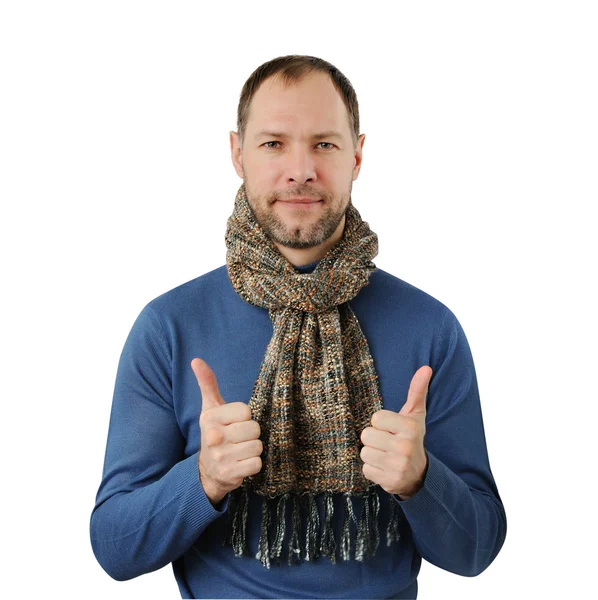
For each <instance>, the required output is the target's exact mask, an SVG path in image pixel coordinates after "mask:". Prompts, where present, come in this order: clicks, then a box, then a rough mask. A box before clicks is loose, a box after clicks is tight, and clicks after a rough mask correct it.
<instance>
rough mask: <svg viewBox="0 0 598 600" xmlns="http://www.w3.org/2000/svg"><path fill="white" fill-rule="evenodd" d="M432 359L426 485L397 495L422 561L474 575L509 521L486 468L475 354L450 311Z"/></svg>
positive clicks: (487, 561)
mask: <svg viewBox="0 0 598 600" xmlns="http://www.w3.org/2000/svg"><path fill="white" fill-rule="evenodd" d="M432 361H433V362H432V364H431V367H432V370H433V373H434V374H433V376H432V379H431V381H430V387H429V390H428V408H427V420H426V435H425V438H424V447H425V450H426V454H427V458H428V466H427V470H426V473H425V478H424V482H423V487H421V488H420V489H419V491H417V492H416V493H415V494H414V495H413V496H412V497H410V498H409V499H407V500H401V498H400V497H399V496H397V495H395V496H394V498H395V500H396V501H397V502H398V503H399V505H400V506H401V508H402V510H403V513H404V515H405V517H406V519H407V521H408V522H409V525H410V527H411V529H412V532H413V538H414V541H415V545H416V547H417V549H418V551H419V552H420V554H421V555H422V557H423V558H425V559H426V560H427V561H428V562H430V563H432V564H433V565H436V566H437V567H440V568H441V569H445V570H446V571H450V572H452V573H456V574H458V575H463V576H467V577H473V576H476V575H479V574H480V573H481V572H482V571H484V569H486V568H487V567H488V566H489V565H490V564H491V563H492V561H493V560H494V559H495V558H496V556H497V554H498V552H499V551H500V549H501V547H502V545H503V543H504V541H505V537H506V533H507V520H506V514H505V510H504V507H503V504H502V501H501V499H500V496H499V494H498V490H497V487H496V484H495V482H494V478H493V475H492V472H491V470H490V464H489V460H488V453H487V449H486V440H485V435H484V425H483V421H482V412H481V406H480V398H479V392H478V385H477V379H476V374H475V368H474V363H473V357H472V355H471V351H470V348H469V344H468V342H467V339H466V337H465V333H464V332H463V329H462V327H461V325H460V323H459V322H458V320H457V318H456V317H455V316H454V314H453V313H452V312H451V311H450V310H448V309H447V311H446V313H445V315H444V318H443V321H442V324H441V327H440V331H439V335H438V341H437V343H436V347H435V352H434V356H433V358H432Z"/></svg>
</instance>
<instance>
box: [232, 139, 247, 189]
mask: <svg viewBox="0 0 598 600" xmlns="http://www.w3.org/2000/svg"><path fill="white" fill-rule="evenodd" d="M229 137H230V156H231V159H232V161H233V167H235V171H236V172H237V175H238V176H239V177H240V178H241V179H244V178H245V171H244V169H243V153H242V149H241V144H240V143H239V134H238V133H237V132H236V131H231V132H230V136H229Z"/></svg>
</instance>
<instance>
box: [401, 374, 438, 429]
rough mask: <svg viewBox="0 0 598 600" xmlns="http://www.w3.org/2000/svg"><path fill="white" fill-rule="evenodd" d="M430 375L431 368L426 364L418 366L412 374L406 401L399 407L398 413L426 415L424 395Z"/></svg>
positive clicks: (425, 394)
mask: <svg viewBox="0 0 598 600" xmlns="http://www.w3.org/2000/svg"><path fill="white" fill-rule="evenodd" d="M431 377H432V369H431V368H430V367H428V366H423V367H420V368H419V369H418V370H417V371H416V372H415V375H414V376H413V379H412V380H411V384H410V385H409V392H408V393H407V402H405V404H404V405H403V408H401V411H400V412H399V414H400V415H408V416H414V417H415V416H417V415H423V416H425V415H426V396H427V394H428V386H429V385H430V378H431Z"/></svg>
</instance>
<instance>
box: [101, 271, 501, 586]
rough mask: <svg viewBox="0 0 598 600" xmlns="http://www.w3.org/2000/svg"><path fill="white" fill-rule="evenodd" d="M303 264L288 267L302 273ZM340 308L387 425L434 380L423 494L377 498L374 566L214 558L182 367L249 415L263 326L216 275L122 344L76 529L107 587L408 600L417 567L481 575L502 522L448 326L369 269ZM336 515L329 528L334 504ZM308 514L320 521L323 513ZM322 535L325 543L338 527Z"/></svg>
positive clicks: (217, 545) (194, 394)
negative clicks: (389, 525)
mask: <svg viewBox="0 0 598 600" xmlns="http://www.w3.org/2000/svg"><path fill="white" fill-rule="evenodd" d="M316 264H317V262H316V263H312V264H311V265H306V266H303V267H296V268H297V270H298V271H299V272H302V273H309V272H311V271H313V269H314V268H315V266H316ZM350 305H351V308H352V309H353V311H354V312H355V314H356V316H357V318H358V320H359V323H360V325H361V328H362V330H363V333H364V335H365V337H366V338H367V340H368V343H369V347H370V352H371V354H372V357H373V359H374V363H375V365H376V369H377V372H378V375H379V378H380V386H381V387H380V389H381V394H382V398H383V403H384V408H386V409H389V410H393V411H397V412H398V411H400V410H401V407H402V406H403V404H404V403H405V401H406V399H407V391H408V389H409V384H410V382H411V378H412V377H413V374H414V373H415V371H416V370H417V369H418V368H419V367H421V366H422V365H429V366H430V367H431V368H432V370H433V376H432V379H431V382H430V386H429V389H428V396H427V417H426V436H425V438H424V445H425V448H426V452H427V454H428V460H429V463H428V469H427V471H426V475H425V480H424V486H423V487H422V488H421V489H420V490H419V492H417V494H415V495H414V496H413V497H412V498H410V499H408V500H401V499H400V498H399V497H398V496H391V495H389V494H387V493H386V492H384V491H383V490H381V494H383V495H385V497H384V498H382V499H381V500H382V501H381V508H380V510H381V514H380V523H381V526H380V529H381V542H380V546H379V548H378V552H377V554H376V556H375V557H374V558H373V559H371V560H369V561H366V562H364V563H361V562H357V561H355V560H350V561H346V562H345V561H342V560H340V557H337V562H336V564H333V563H332V562H331V561H330V560H329V559H328V558H325V557H321V558H319V559H318V560H316V561H312V562H303V563H302V564H300V565H293V566H288V565H287V563H286V560H283V562H281V564H280V566H276V565H275V564H274V565H273V566H272V567H271V568H270V569H266V568H264V567H263V566H262V565H261V563H260V562H259V561H258V560H256V559H255V558H253V557H235V555H234V552H233V550H232V548H231V547H230V546H222V541H223V536H224V532H225V524H226V514H225V512H226V508H227V505H228V501H229V498H228V496H227V497H225V499H224V500H223V501H222V502H221V503H220V504H218V505H217V506H216V507H214V506H212V504H211V503H210V501H209V500H208V498H207V496H206V495H205V493H204V491H203V488H202V485H201V482H200V478H199V471H198V453H199V448H200V443H201V439H200V429H199V424H198V421H199V413H200V410H201V393H200V390H199V387H198V385H197V381H196V379H195V376H194V374H193V371H192V370H191V367H190V362H191V360H192V359H193V358H195V357H199V358H202V359H204V360H205V361H206V362H207V363H208V364H209V365H210V367H211V368H212V369H213V371H214V373H215V374H216V377H217V380H218V384H219V387H220V392H221V394H222V397H223V398H224V399H225V400H226V401H228V402H235V401H242V402H248V401H249V398H250V396H251V393H252V390H253V385H254V383H255V380H256V378H257V375H258V373H259V368H260V365H261V362H262V359H263V357H264V353H265V351H266V347H267V345H268V342H269V341H270V338H271V336H272V323H271V321H270V318H269V315H268V311H267V310H266V309H264V308H260V307H256V306H253V305H251V304H249V303H247V302H245V301H244V300H243V299H242V298H241V297H240V296H238V295H237V293H236V292H235V291H234V289H233V287H232V285H231V283H230V281H229V279H228V273H227V270H226V266H222V267H220V268H218V269H215V270H213V271H211V272H209V273H206V274H204V275H202V276H200V277H198V278H196V279H193V280H192V281H189V282H187V283H184V284H182V285H180V286H178V287H176V288H174V289H172V290H170V291H168V292H166V293H165V294H162V295H161V296H159V297H157V298H155V299H154V300H152V301H151V302H149V303H148V304H147V305H146V306H145V307H144V308H143V310H142V311H141V312H140V314H139V316H138V317H137V319H136V321H135V323H134V324H133V327H132V329H131V331H130V333H129V335H128V337H127V339H126V342H125V345H124V348H123V351H122V354H121V357H120V361H119V365H118V371H117V375H116V383H115V388H114V396H113V401H112V410H111V415H110V426H109V431H108V440H107V447H106V454H105V462H104V470H103V476H102V481H101V484H100V487H99V490H98V494H97V498H96V503H95V506H94V508H93V512H92V515H91V520H90V534H91V544H92V547H93V551H94V553H95V556H96V558H97V560H98V561H99V563H100V564H101V566H102V567H103V568H104V569H105V571H106V572H107V573H108V574H109V575H110V576H111V577H113V578H114V579H117V580H119V581H123V580H127V579H131V578H133V577H137V576H139V575H142V574H143V573H148V572H150V571H154V570H156V569H160V568H161V567H164V566H165V565H168V564H169V563H172V564H173V569H174V574H175V577H176V580H177V583H178V586H179V589H180V592H181V596H182V597H183V598H416V597H417V575H418V572H419V570H420V566H421V559H422V557H423V558H425V559H426V560H427V561H429V562H430V563H432V564H434V565H436V566H438V567H440V568H442V569H445V570H447V571H450V572H453V573H457V574H459V575H464V576H468V577H472V576H475V575H478V574H479V573H481V572H482V571H483V570H484V569H486V568H487V567H488V565H489V564H490V563H491V562H492V561H493V560H494V558H495V557H496V555H497V554H498V552H499V550H500V549H501V547H502V545H503V543H504V540H505V536H506V530H507V522H506V515H505V510H504V508H503V504H502V501H501V499H500V496H499V494H498V490H497V487H496V484H495V481H494V478H493V475H492V472H491V470H490V465H489V461H488V453H487V450H486V441H485V436H484V425H483V421H482V413H481V408H480V399H479V393H478V386H477V380H476V374H475V369H474V363H473V358H472V354H471V351H470V348H469V345H468V342H467V339H466V337H465V334H464V332H463V329H462V328H461V325H460V324H459V322H458V320H457V318H456V317H455V315H454V314H453V313H452V312H451V311H450V310H449V309H448V308H447V307H446V306H445V305H444V304H442V303H441V302H439V301H438V300H436V299H434V298H433V297H432V296H430V295H429V294H426V293H425V292H423V291H422V290H419V289H417V288H415V287H414V286H412V285H410V284H408V283H406V282H404V281H402V280H400V279H398V278H397V277H395V276H393V275H391V274H389V273H387V272H385V271H383V270H381V269H377V270H376V271H375V272H374V273H373V274H372V275H371V276H370V280H369V283H368V285H366V286H364V287H363V288H362V289H361V290H360V292H359V294H358V295H357V296H355V298H353V300H351V301H350ZM255 500H256V499H255V498H253V499H252V500H251V501H250V503H249V521H248V523H249V525H248V545H249V550H250V551H251V552H252V553H253V554H254V555H255V552H257V541H258V539H259V527H260V521H261V517H260V509H259V505H258V503H257V502H256V501H255ZM390 501H392V502H396V503H398V505H399V507H400V510H399V514H400V517H401V524H400V534H401V539H400V541H399V542H397V543H394V544H393V545H391V546H390V547H387V546H386V540H385V537H384V527H383V526H382V524H383V523H386V522H387V514H384V513H385V512H386V513H387V511H388V506H389V504H388V503H389V502H390ZM358 502H360V500H359V499H357V498H356V499H354V505H355V511H356V514H357V515H359V514H360V512H359V511H360V505H359V503H358ZM335 507H336V510H335V516H336V515H339V512H340V503H339V498H338V497H335ZM318 508H319V510H320V518H321V519H322V518H323V506H322V502H321V498H318ZM334 530H335V533H336V536H337V540H338V539H339V537H338V536H339V531H340V523H338V522H335V523H334ZM287 531H288V530H287ZM287 535H288V533H287ZM354 535H355V531H354V529H353V530H352V536H354ZM353 540H354V537H353ZM337 548H338V544H337ZM285 556H286V555H285V554H283V559H284V558H285ZM337 556H338V555H337Z"/></svg>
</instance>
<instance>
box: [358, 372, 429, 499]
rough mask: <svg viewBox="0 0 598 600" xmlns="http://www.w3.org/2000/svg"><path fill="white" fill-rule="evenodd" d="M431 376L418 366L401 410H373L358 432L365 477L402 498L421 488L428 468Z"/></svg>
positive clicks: (408, 496) (410, 495)
mask: <svg viewBox="0 0 598 600" xmlns="http://www.w3.org/2000/svg"><path fill="white" fill-rule="evenodd" d="M431 377H432V369H431V368H430V367H428V366H424V367H420V368H419V369H418V370H417V371H416V373H415V375H414V376H413V379H412V380H411V384H410V386H409V392H408V394H407V402H405V405H404V406H403V408H402V409H401V411H400V412H398V413H396V412H393V411H391V410H379V411H377V412H375V413H374V414H373V416H372V420H371V423H372V426H371V427H367V428H366V429H364V430H363V431H362V432H361V441H362V442H363V448H362V449H361V459H362V460H363V475H364V477H365V478H366V479H369V480H370V481H373V482H374V483H377V484H378V485H380V486H381V487H382V489H384V490H386V491H387V492H388V493H389V494H396V495H397V496H399V497H400V498H401V499H403V500H407V499H409V498H411V497H412V496H414V495H415V494H416V493H417V492H418V491H419V490H420V489H421V488H422V486H423V483H424V479H425V475H426V471H427V468H428V455H427V454H426V451H425V449H424V436H425V434H426V396H427V393H428V386H429V384H430V378H431Z"/></svg>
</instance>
